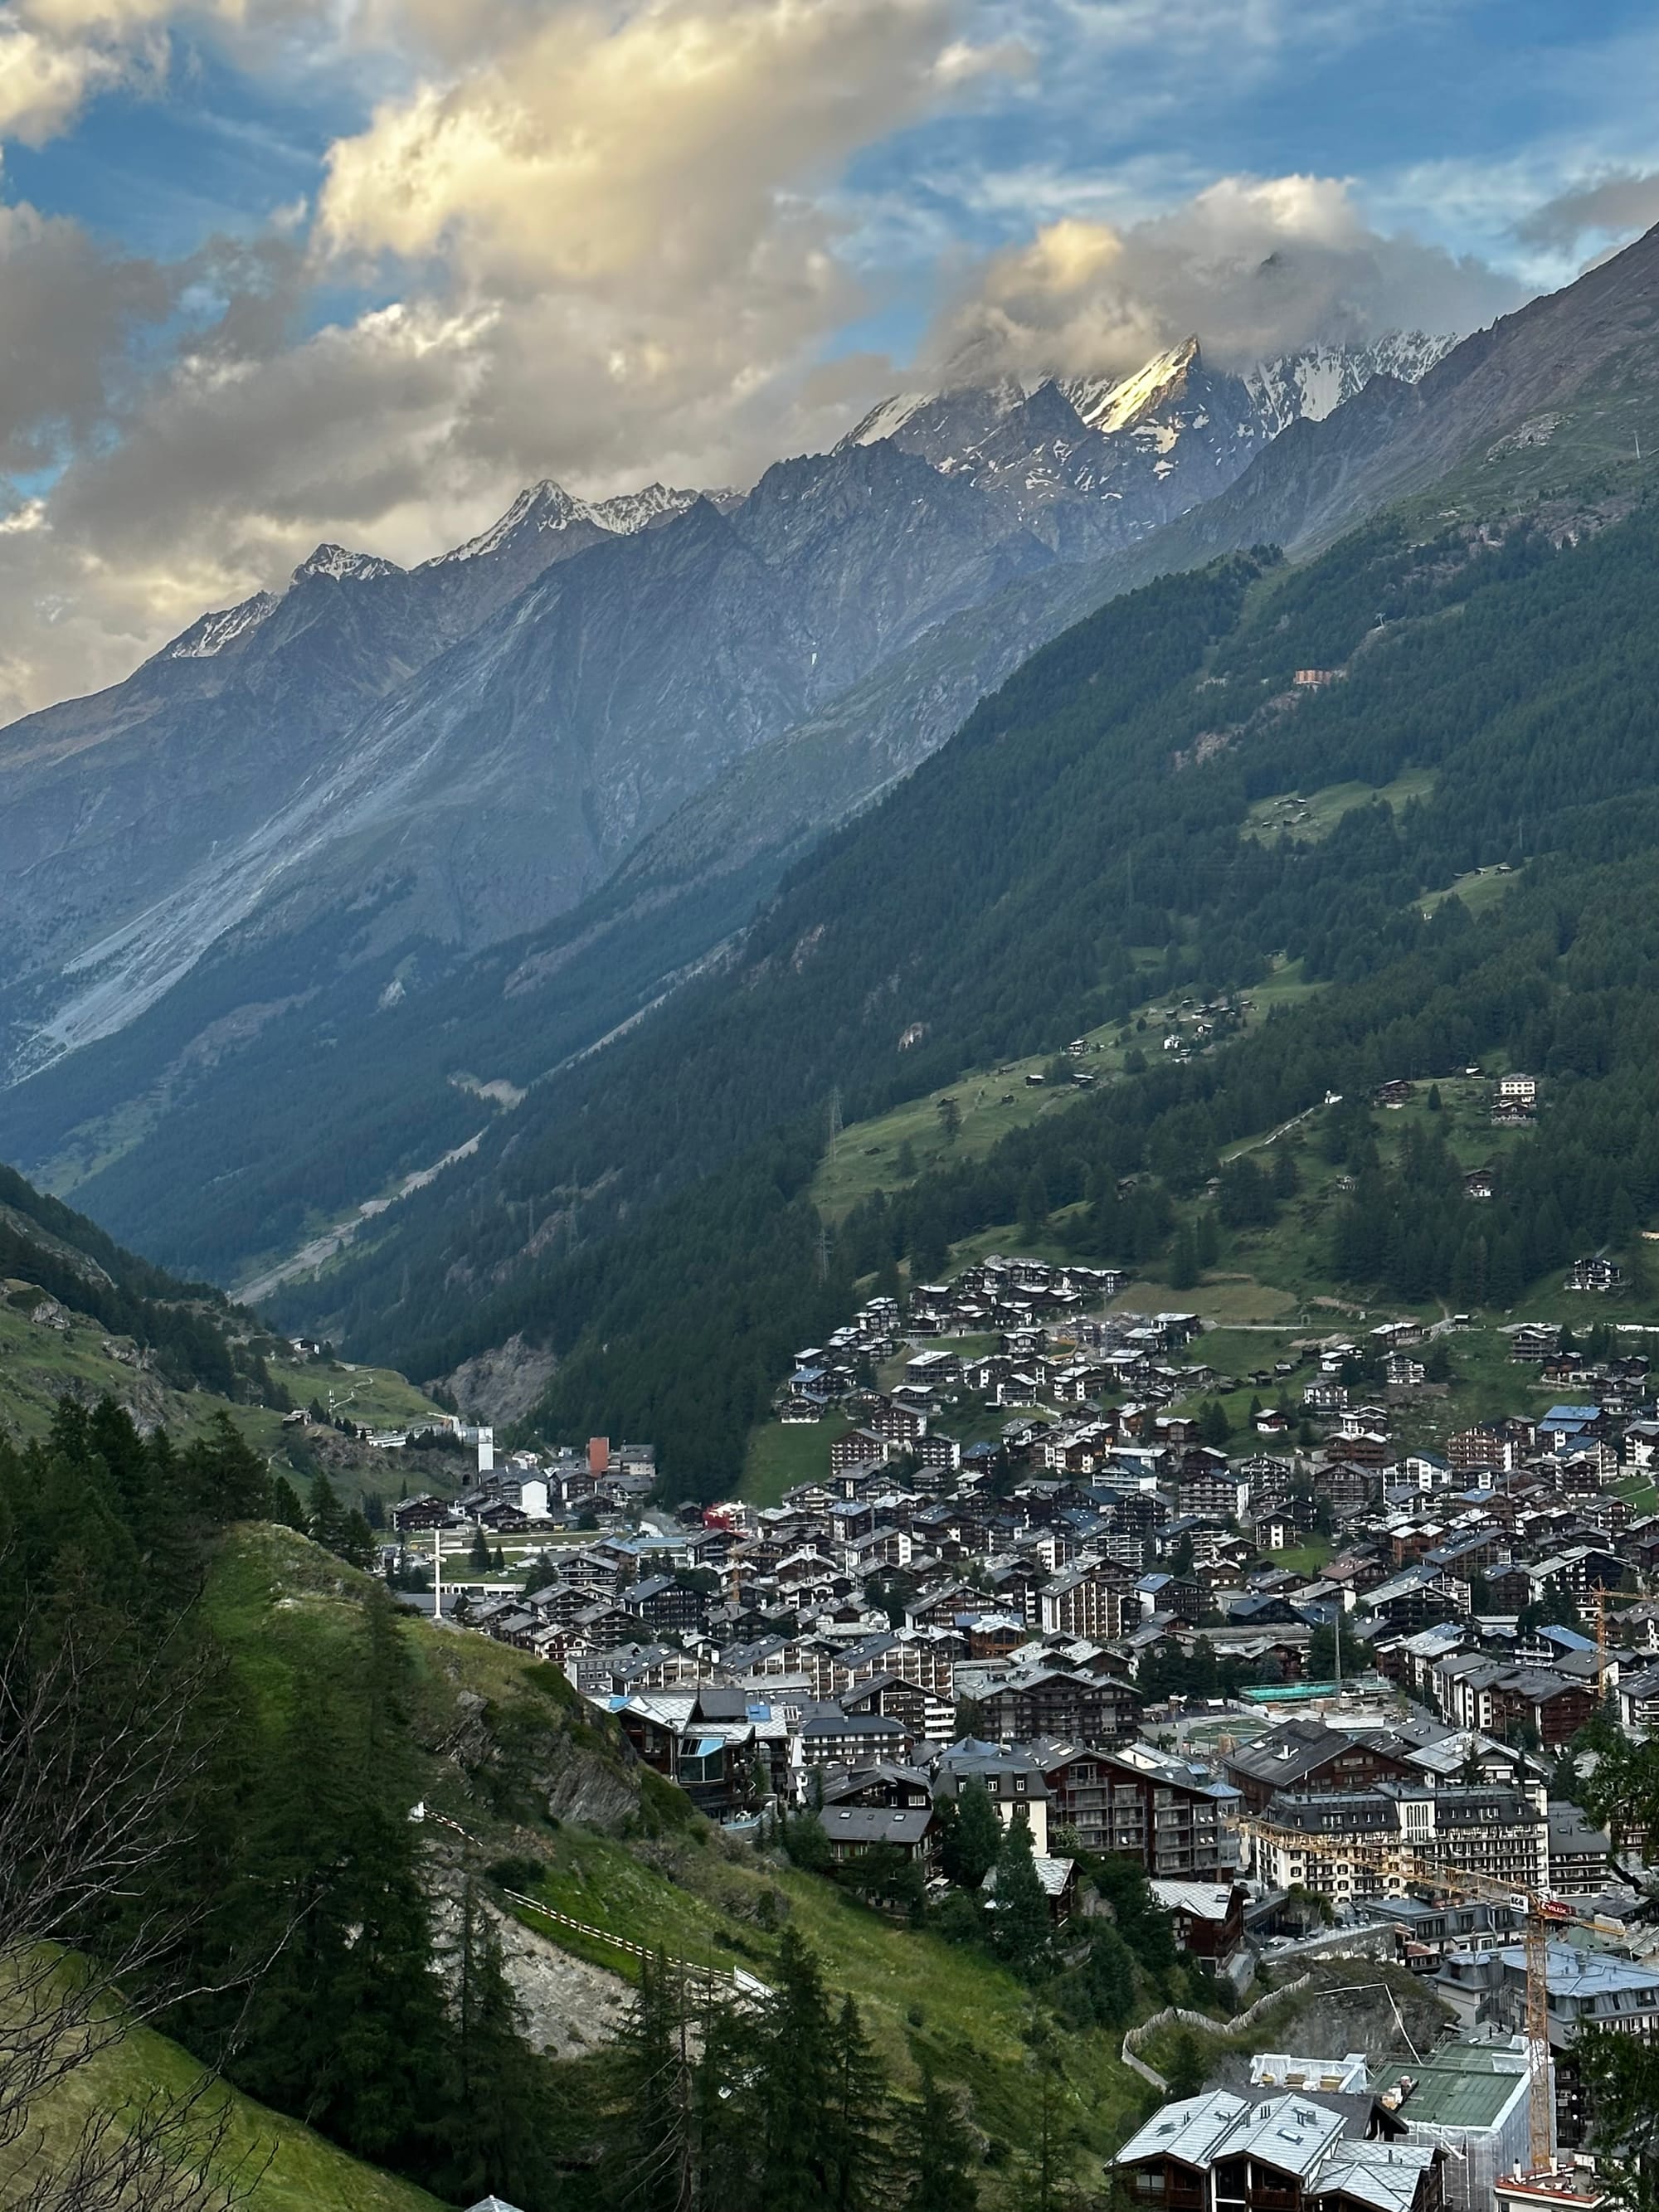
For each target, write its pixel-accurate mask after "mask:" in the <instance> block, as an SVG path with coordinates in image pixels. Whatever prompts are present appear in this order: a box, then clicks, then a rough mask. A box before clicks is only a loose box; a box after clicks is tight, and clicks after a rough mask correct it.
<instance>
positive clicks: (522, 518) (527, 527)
mask: <svg viewBox="0 0 1659 2212" xmlns="http://www.w3.org/2000/svg"><path fill="white" fill-rule="evenodd" d="M696 496H697V495H696V492H694V491H674V490H671V489H669V488H668V487H667V486H666V485H665V484H659V483H651V484H647V485H645V486H644V488H643V489H641V490H639V491H627V492H620V493H618V494H617V496H616V497H615V498H614V499H601V500H592V501H589V500H585V499H578V498H577V496H576V495H575V494H574V492H568V491H567V490H566V489H564V486H563V485H562V484H557V483H553V482H552V481H551V480H550V478H549V477H543V479H542V481H541V482H540V483H533V484H529V485H526V488H525V489H524V490H523V491H521V492H520V494H519V495H518V497H517V498H516V499H515V500H514V501H513V504H512V506H511V507H508V508H507V513H505V514H504V515H502V516H501V519H500V520H499V521H497V522H492V523H491V524H490V526H489V529H488V530H484V531H481V532H479V533H478V535H477V537H476V538H468V539H467V541H466V543H465V544H464V545H457V546H456V547H455V548H454V550H453V551H451V552H448V553H440V554H437V555H435V556H434V558H433V559H431V560H430V561H427V562H422V567H423V568H445V567H447V566H449V565H450V564H451V563H453V562H457V561H477V560H480V559H483V558H485V557H487V556H489V555H490V554H492V553H499V552H501V550H502V549H503V547H505V546H507V545H513V544H520V543H523V542H525V541H526V540H529V539H532V538H540V537H543V536H544V535H546V534H548V533H550V532H560V531H567V530H573V529H575V528H577V527H578V526H586V528H587V529H589V530H591V531H603V532H605V534H606V536H608V537H612V538H628V537H631V536H632V535H633V534H634V532H635V531H638V530H648V529H649V528H650V527H651V526H652V525H653V523H656V522H665V521H667V520H671V518H672V517H673V516H674V515H677V514H683V513H684V511H685V509H686V508H687V507H690V505H691V504H692V502H693V501H695V500H696Z"/></svg>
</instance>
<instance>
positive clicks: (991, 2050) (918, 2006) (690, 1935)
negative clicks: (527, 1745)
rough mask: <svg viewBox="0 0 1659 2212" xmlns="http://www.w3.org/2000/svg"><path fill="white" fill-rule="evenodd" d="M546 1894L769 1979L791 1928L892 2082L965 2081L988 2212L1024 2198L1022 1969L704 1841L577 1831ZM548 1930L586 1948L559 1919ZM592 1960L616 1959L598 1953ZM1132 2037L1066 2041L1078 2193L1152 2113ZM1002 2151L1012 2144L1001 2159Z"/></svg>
mask: <svg viewBox="0 0 1659 2212" xmlns="http://www.w3.org/2000/svg"><path fill="white" fill-rule="evenodd" d="M537 1893H538V1895H540V1896H542V1897H544V1898H545V1899H546V1900H547V1902H548V1903H549V1904H550V1905H551V1906H552V1907H553V1908H554V1909H555V1910H556V1911H560V1912H564V1913H568V1914H569V1915H570V1916H571V1917H573V1918H577V1919H581V1920H584V1921H586V1922H587V1923H590V1924H592V1925H593V1926H596V1927H602V1928H605V1929H609V1930H611V1931H612V1932H614V1933H615V1934H617V1936H623V1937H625V1938H627V1939H628V1940H629V1941H630V1942H637V1943H641V1944H643V1945H645V1946H647V1948H655V1947H657V1946H661V1947H662V1948H664V1949H665V1950H667V1951H668V1952H669V1953H670V1954H672V1955H675V1956H678V1957H681V1958H684V1959H687V1960H690V1961H692V1962H693V1963H695V1964H699V1965H708V1966H714V1967H715V1968H717V1969H723V1970H726V1971H728V1972H729V1970H730V1969H731V1967H732V1966H734V1965H735V1966H742V1967H743V1968H744V1969H745V1970H746V1971H747V1972H750V1973H751V1974H754V1975H756V1976H757V1977H759V1978H761V1979H763V1980H764V1979H765V1978H766V1976H767V1972H768V1967H769V1963H770V1961H771V1960H772V1958H773V1957H774V1955H775V1946H776V1931H777V1930H778V1929H781V1927H783V1926H786V1925H787V1926H788V1927H791V1928H793V1929H795V1930H796V1931H797V1932H798V1933H799V1935H801V1936H803V1937H804V1938H805V1940H806V1942H808V1943H809V1944H811V1947H812V1948H813V1949H814V1950H815V1951H816V1952H817V1954H818V1956H819V1958H820V1959H821V1960H822V1961H823V1969H824V1974H825V1978H826V1979H827V1981H828V1982H829V1984H830V1986H831V1987H832V1988H833V1989H835V1990H836V1991H837V1992H842V1991H848V1992H850V1993H851V1994H852V1996H854V1997H855V1998H856V2000H857V2002H858V2005H859V2008H860V2013H861V2014H862V2015H863V2016H864V2020H865V2024H866V2027H867V2029H868V2031H869V2033H870V2034H871V2038H872V2041H873V2042H874V2043H875V2045H876V2046H877V2048H878V2051H879V2052H880V2054H881V2056H882V2057H883V2059H884V2061H885V2062H886V2063H887V2064H888V2066H889V2067H890V2069H892V2073H893V2075H894V2078H895V2079H896V2081H897V2082H898V2084H899V2085H900V2086H901V2087H902V2088H905V2089H907V2090H914V2089H915V2087H916V2086H917V2083H918V2081H919V2079H920V2073H921V2068H922V2067H923V2066H927V2067H928V2068H930V2069H932V2070H933V2072H934V2073H935V2074H937V2075H939V2078H940V2079H941V2080H944V2081H952V2082H956V2083H958V2084H960V2086H961V2087H962V2088H963V2090H965V2091H966V2092H967V2093H968V2094H969V2098H970V2099H971V2101H972V2109H973V2112H974V2116H975V2120H976V2122H977V2124H978V2125H979V2127H980V2128H981V2130H983V2131H984V2133H985V2134H986V2135H987V2136H988V2137H989V2138H990V2141H991V2144H992V2152H991V2161H992V2162H991V2170H990V2172H988V2173H987V2175H986V2176H985V2202H986V2203H987V2206H990V2205H1000V2204H1003V2203H1010V2204H1012V2203H1015V2202H1017V2201H1018V2199H1019V2197H1021V2195H1022V2193H1023V2191H1024V2189H1025V2188H1026V2187H1027V2186H1028V2181H1027V2178H1026V2176H1025V2175H1024V2174H1023V2173H1020V2174H1018V2175H1016V2174H1014V2173H1012V2172H1011V2173H1009V2174H1008V2175H1007V2176H1006V2182H1005V2181H1004V2180H1002V2179H1000V2177H999V2174H998V2171H997V2168H998V2166H999V2165H1000V2163H1002V2162H1003V2161H1004V2160H1006V2157H1007V2154H1009V2153H1010V2152H1013V2153H1026V2152H1029V2151H1030V2150H1031V2149H1032V2148H1033V2147H1034V2143H1035V2130H1036V2115H1035V2112H1034V2110H1033V2103H1032V2069H1031V2051H1032V2045H1031V2041H1030V2036H1031V2032H1032V2030H1033V2028H1034V2027H1037V2026H1038V2025H1039V2024H1040V2023H1041V2022H1042V2020H1043V2019H1044V2017H1045V2011H1044V2008H1042V2006H1041V2005H1039V2004H1037V2003H1036V2002H1034V2000H1033V1998H1032V1996H1031V1994H1030V1991H1029V1990H1027V1989H1025V1988H1024V1986H1023V1985H1022V1984H1020V1983H1019V1982H1018V1981H1017V1980H1016V1979H1015V1978H1014V1977H1013V1976H1012V1974H1009V1973H1007V1972H1005V1971H1004V1970H1003V1969H1002V1968H1001V1967H1000V1966H997V1965H995V1964H994V1962H993V1961H992V1960H989V1959H987V1957H985V1956H984V1955H983V1954H981V1953H980V1952H978V1951H975V1950H970V1949H968V1948H963V1947H962V1946H959V1945H957V1944H952V1943H947V1942H944V1941H942V1940H941V1939H940V1938H939V1937H937V1936H928V1935H922V1934H918V1933H916V1932H915V1931H914V1930H912V1929H908V1928H906V1927H904V1926H902V1925H899V1924H896V1923H893V1922H891V1921H890V1920H887V1919H885V1918H884V1917H881V1916H879V1915H878V1914H876V1913H874V1912H872V1911H868V1910H867V1909H866V1907H864V1906H863V1905H859V1904H856V1903H854V1902H852V1901H850V1900H849V1899H847V1898H846V1897H845V1896H844V1895H843V1894H842V1893H841V1892H840V1891H839V1890H837V1889H836V1888H835V1887H833V1886H832V1885H831V1884H830V1883H829V1882H826V1881H820V1880H818V1879H817V1878H816V1877H814V1876H812V1875H805V1874H800V1873H798V1872H796V1871H794V1870H793V1869H790V1868H788V1867H787V1866H782V1865H779V1864H775V1863H771V1862H769V1861H763V1860H761V1859H759V1858H757V1855H756V1854H755V1853H754V1852H753V1851H752V1850H749V1849H748V1848H747V1847H746V1846H727V1847H726V1848H724V1849H723V1848H722V1847H721V1845H720V1842H719V1839H718V1838H715V1837H714V1836H713V1835H711V1834H709V1833H708V1832H706V1831H702V1830H697V1831H694V1832H688V1833H687V1834H686V1835H684V1838H681V1839H679V1840H676V1841H671V1842H669V1843H666V1844H659V1846H657V1847H656V1848H655V1849H654V1850H652V1851H651V1852H650V1853H649V1854H648V1855H647V1854H645V1853H642V1852H641V1851H640V1850H638V1849H637V1848H630V1847H629V1845H627V1844H622V1843H618V1842H616V1841H611V1840H607V1839H605V1838H597V1837H592V1836H587V1835H583V1834H582V1833H580V1832H579V1831H575V1830H570V1829H566V1830H564V1831H562V1832H561V1833H560V1835H559V1836H558V1838H556V1842H555V1845H554V1850H553V1853H552V1857H551V1862H550V1866H549V1869H548V1871H547V1874H546V1875H545V1877H544V1880H543V1881H541V1882H539V1883H538V1885H537ZM524 1917H525V1918H526V1923H527V1924H529V1925H531V1926H537V1925H539V1926H540V1927H541V1928H542V1929H543V1930H544V1932H546V1933H548V1934H550V1936H552V1937H553V1939H554V1940H555V1941H556V1942H562V1943H565V1944H568V1945H569V1946H571V1948H575V1949H577V1950H578V1951H581V1950H582V1949H583V1947H582V1945H581V1942H580V1938H578V1937H574V1936H571V1935H570V1934H569V1932H568V1931H567V1930H564V1929H560V1928H559V1927H558V1925H557V1924H556V1923H552V1922H546V1921H544V1922H540V1923H538V1920H537V1917H536V1916H535V1915H534V1914H533V1913H532V1912H528V1911H526V1914H525V1916H524ZM586 1955H588V1956H591V1957H592V1959H593V1960H595V1961H596V1962H597V1963H600V1964H614V1963H615V1961H616V1957H617V1954H615V1953H611V1952H608V1950H607V1949H606V1948H605V1947H601V1946H589V1947H587V1948H586ZM1120 2042H1121V2032H1120V2033H1116V2034H1113V2033H1108V2032H1106V2031H1103V2030H1098V2029H1091V2030H1090V2031H1088V2032H1087V2033H1081V2034H1077V2033H1066V2034H1064V2035H1063V2036H1062V2037H1061V2039H1060V2045H1059V2048H1060V2054H1061V2059H1062V2064H1063V2069H1064V2081H1065V2111H1066V2132H1067V2134H1068V2135H1069V2136H1070V2139H1071V2140H1070V2162H1071V2163H1072V2165H1073V2167H1074V2170H1075V2174H1076V2178H1077V2179H1078V2180H1079V2182H1085V2181H1091V2180H1092V2179H1094V2177H1095V2176H1096V2175H1097V2173H1098V2171H1099V2161H1100V2160H1101V2159H1102V2158H1103V2157H1104V2156H1107V2155H1109V2153H1110V2152H1111V2151H1112V2150H1113V2149H1114V2148H1115V2147H1116V2145H1117V2144H1118V2143H1120V2142H1121V2141H1122V2140H1123V2137H1124V2136H1125V2134H1126V2133H1127V2131H1128V2130H1129V2129H1130V2128H1131V2127H1132V2126H1133V2125H1134V2124H1136V2123H1137V2122H1138V2120H1139V2116H1140V2114H1141V2113H1142V2112H1144V2111H1145V2109H1146V2101H1147V2100H1146V2084H1145V2083H1144V2082H1142V2081H1139V2080H1138V2078H1137V2077H1136V2076H1135V2075H1133V2073H1132V2072H1131V2071H1130V2070H1129V2069H1128V2068H1127V2067H1126V2066H1124V2065H1123V2063H1122V2062H1121V2057H1119V2055H1118V2050H1119V2044H1120ZM999 2147H1000V2148H999Z"/></svg>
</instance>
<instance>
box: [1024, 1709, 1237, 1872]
mask: <svg viewBox="0 0 1659 2212" xmlns="http://www.w3.org/2000/svg"><path fill="white" fill-rule="evenodd" d="M1036 1752H1037V1755H1038V1757H1039V1758H1040V1759H1041V1760H1042V1774H1043V1780H1044V1781H1045V1783H1046V1784H1048V1793H1049V1799H1050V1817H1051V1819H1052V1820H1054V1824H1055V1826H1061V1827H1068V1828H1073V1829H1075V1830H1076V1832H1077V1836H1078V1840H1079V1843H1080V1844H1082V1845H1083V1847H1084V1849H1085V1850H1091V1851H1101V1852H1106V1853H1109V1854H1110V1855H1112V1856H1113V1857H1122V1858H1134V1859H1139V1862H1140V1863H1141V1865H1142V1866H1144V1867H1145V1868H1146V1871H1147V1873H1148V1874H1149V1875H1153V1876H1155V1877H1157V1878H1159V1879H1162V1880H1164V1881H1231V1878H1232V1876H1233V1875H1234V1873H1235V1872H1236V1871H1237V1867H1238V1792H1237V1790H1235V1789H1233V1788H1232V1787H1231V1784H1228V1783H1225V1782H1224V1781H1223V1780H1222V1779H1221V1778H1220V1777H1219V1776H1218V1775H1217V1774H1215V1773H1213V1772H1212V1771H1211V1770H1210V1769H1209V1768H1207V1767H1204V1766H1197V1765H1190V1764H1189V1763H1188V1761H1187V1760H1185V1759H1178V1758H1176V1757H1175V1756H1174V1755H1173V1754H1172V1753H1169V1752H1164V1751H1158V1750H1157V1749H1156V1748H1155V1747H1153V1746H1152V1745H1151V1744H1149V1743H1145V1742H1141V1741H1136V1742H1134V1743H1130V1744H1125V1745H1123V1746H1122V1747H1121V1749H1119V1750H1116V1751H1102V1750H1098V1749H1096V1748H1093V1747H1086V1746H1079V1745H1078V1744H1075V1743H1054V1744H1042V1745H1039V1746H1037V1747H1036Z"/></svg>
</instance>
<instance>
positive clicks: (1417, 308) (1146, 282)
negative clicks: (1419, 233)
mask: <svg viewBox="0 0 1659 2212" xmlns="http://www.w3.org/2000/svg"><path fill="white" fill-rule="evenodd" d="M1521 296H1522V294H1521V291H1520V288H1519V287H1517V286H1516V284H1515V283H1512V282H1511V281H1510V279H1508V278H1506V277H1504V276H1499V275H1498V274H1497V273H1495V272H1494V271H1493V270H1491V269H1489V268H1487V267H1486V265H1485V264H1481V263H1480V262H1476V261H1472V260H1468V259H1460V258H1455V257H1454V256H1453V255H1451V254H1449V253H1447V252H1444V251H1443V250H1442V249H1441V248H1439V247H1437V246H1428V245H1425V244H1423V243H1421V242H1419V240H1414V239H1413V238H1411V237H1409V236H1403V235H1402V236H1394V237H1387V236H1383V234H1380V233H1378V232H1377V231H1376V230H1374V229H1373V228H1370V225H1369V224H1368V222H1366V220H1365V218H1364V216H1363V214H1362V213H1361V211H1360V210H1359V208H1358V205H1357V204H1356V201H1355V198H1354V196H1353V193H1352V189H1351V187H1350V186H1349V185H1347V184H1346V183H1345V182H1344V181H1343V180H1341V179H1335V178H1325V177H1307V176H1288V177H1273V178H1245V177H1227V178H1223V179H1220V180H1219V181H1218V182H1217V183H1215V184H1212V185H1209V186H1208V187H1207V188H1206V190H1205V191H1201V192H1199V193H1198V194H1196V195H1195V196H1194V197H1192V198H1190V199H1188V200H1187V201H1186V202H1184V203H1182V204H1180V205H1178V206H1176V207H1175V208H1173V209H1171V210H1169V211H1167V212H1165V213H1163V214H1159V215H1155V216H1146V217H1144V218H1142V219H1141V220H1140V221H1139V222H1128V223H1123V224H1114V223H1110V222H1103V221H1100V220H1096V219H1091V218H1090V217H1087V216H1076V215H1067V216H1060V217H1057V218H1056V219H1055V220H1054V221H1053V222H1048V223H1046V224H1045V225H1044V226H1043V227H1042V228H1041V229H1039V230H1038V232H1037V233H1036V236H1035V237H1034V238H1033V239H1031V240H1030V241H1029V242H1028V243H1026V244H1024V245H1022V246H1016V247H1011V248H1009V249H1007V250H1006V251H1005V252H1000V253H997V254H994V255H993V256H992V257H991V258H989V259H988V260H987V261H986V262H985V263H983V264H981V267H980V268H979V269H978V270H975V272H974V275H973V277H972V279H971V281H970V282H969V283H967V284H966V285H964V287H963V290H962V292H961V294H960V295H959V296H958V297H957V300H956V301H954V302H952V304H951V306H950V307H949V308H948V309H947V310H946V312H945V314H944V315H943V316H942V317H941V318H940V319H939V323H938V324H937V325H936V327H935V328H934V330H933V333H932V334H931V337H930V339H929V343H928V348H927V351H928V356H929V358H930V361H931V362H932V363H933V367H934V368H935V369H936V370H938V371H939V372H940V373H948V374H955V375H958V376H965V375H981V374H989V373H992V372H994V371H997V370H1011V371H1012V372H1014V373H1015V374H1024V375H1033V374H1042V373H1043V372H1044V371H1046V370H1049V369H1061V370H1066V371H1069V372H1072V373H1077V374H1087V373H1091V372H1110V371H1120V370H1124V369H1128V368H1134V367H1136V366H1138V365H1139V362H1142V361H1144V360H1145V359H1146V357H1147V356H1148V355H1149V354H1150V353H1152V352H1154V351H1156V350H1157V349H1158V347H1160V346H1162V345H1165V344H1168V343H1170V342H1171V341H1172V340H1175V339H1178V338H1181V337H1185V336H1186V335H1187V334H1188V332H1189V331H1196V332H1197V333H1198V334H1199V335H1200V337H1202V338H1203V339H1204V341H1205V343H1206V349H1207V350H1208V351H1209V352H1210V354H1211V355H1212V357H1214V358H1215V359H1217V360H1218V361H1219V362H1229V363H1232V364H1235V365H1237V364H1240V363H1243V362H1251V361H1256V360H1260V359H1261V358H1262V357H1263V356H1268V355H1272V354H1273V353H1277V352H1279V351H1282V350H1285V349H1291V348H1294V347H1297V346H1300V345H1304V344H1306V343H1310V342H1311V341H1313V340H1316V339H1318V338H1322V337H1355V338H1364V337H1371V336H1375V335H1376V334H1377V333H1379V332H1381V331H1385V330H1394V329H1401V328H1412V327H1420V328H1423V329H1426V330H1431V331H1466V330H1470V329H1473V328H1474V327H1476V326H1477V325H1480V324H1481V323H1484V322H1486V321H1488V320H1490V319H1492V317H1493V316H1494V315H1497V314H1499V313H1503V312H1504V310H1505V309H1507V308H1509V307H1513V306H1515V305H1516V303H1517V301H1518V300H1519V299H1520V297H1521Z"/></svg>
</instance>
